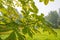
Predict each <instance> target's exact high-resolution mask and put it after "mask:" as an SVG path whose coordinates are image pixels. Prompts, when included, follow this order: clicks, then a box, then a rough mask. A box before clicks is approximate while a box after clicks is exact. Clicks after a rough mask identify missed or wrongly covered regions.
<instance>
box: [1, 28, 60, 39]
mask: <svg viewBox="0 0 60 40" xmlns="http://www.w3.org/2000/svg"><path fill="white" fill-rule="evenodd" d="M55 31H56V32H57V36H55V35H53V34H49V33H48V32H43V31H41V33H36V34H35V35H34V36H33V38H31V37H29V36H27V40H60V29H55ZM7 36H8V34H7V35H2V37H1V38H2V39H5V38H6V37H7Z"/></svg>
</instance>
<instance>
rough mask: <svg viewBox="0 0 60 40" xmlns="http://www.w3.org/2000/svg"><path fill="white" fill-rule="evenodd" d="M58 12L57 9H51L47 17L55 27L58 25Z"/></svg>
mask: <svg viewBox="0 0 60 40" xmlns="http://www.w3.org/2000/svg"><path fill="white" fill-rule="evenodd" d="M58 17H59V15H58V13H57V11H51V12H50V13H49V14H48V15H47V16H46V19H47V20H48V21H49V22H51V23H52V24H53V26H54V28H57V27H58Z"/></svg>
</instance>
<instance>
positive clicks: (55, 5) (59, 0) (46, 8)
mask: <svg viewBox="0 0 60 40" xmlns="http://www.w3.org/2000/svg"><path fill="white" fill-rule="evenodd" d="M34 1H35V3H36V6H37V8H38V9H39V14H40V13H44V15H45V16H46V15H48V12H50V11H53V10H57V11H58V10H59V8H60V0H55V1H54V2H49V4H48V5H44V3H40V2H39V0H34ZM58 12H59V11H58Z"/></svg>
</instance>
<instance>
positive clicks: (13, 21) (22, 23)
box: [0, 0, 56, 40]
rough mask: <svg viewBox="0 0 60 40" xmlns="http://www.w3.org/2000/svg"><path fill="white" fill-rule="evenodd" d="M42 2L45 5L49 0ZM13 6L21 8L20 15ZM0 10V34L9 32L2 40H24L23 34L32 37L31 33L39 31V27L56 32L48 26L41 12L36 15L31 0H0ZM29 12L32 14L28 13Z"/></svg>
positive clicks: (36, 10) (35, 8) (36, 11)
mask: <svg viewBox="0 0 60 40" xmlns="http://www.w3.org/2000/svg"><path fill="white" fill-rule="evenodd" d="M40 1H41V0H40ZM50 1H53V0H50ZM14 2H15V4H14ZM42 2H44V4H45V5H47V4H48V2H49V1H48V0H43V1H42ZM15 6H18V7H21V8H22V10H21V13H22V14H21V15H20V14H19V13H18V12H17V10H16V9H15ZM0 12H1V15H0V35H1V34H7V33H9V32H11V33H10V35H9V36H8V37H7V38H6V39H4V40H26V36H25V35H26V34H28V35H29V36H30V37H33V34H35V33H36V32H39V30H38V28H39V27H41V28H43V30H46V31H48V32H51V33H54V34H56V32H55V31H53V30H52V28H50V26H51V25H50V23H49V22H47V21H46V20H45V19H44V17H43V14H41V15H39V16H38V15H37V13H38V8H37V7H36V6H35V3H34V1H33V0H0ZM31 12H32V13H33V14H30V13H31ZM21 16H22V18H21Z"/></svg>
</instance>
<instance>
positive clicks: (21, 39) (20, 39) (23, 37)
mask: <svg viewBox="0 0 60 40" xmlns="http://www.w3.org/2000/svg"><path fill="white" fill-rule="evenodd" d="M17 36H18V40H26V39H25V36H24V35H22V34H21V33H19V32H17Z"/></svg>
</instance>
